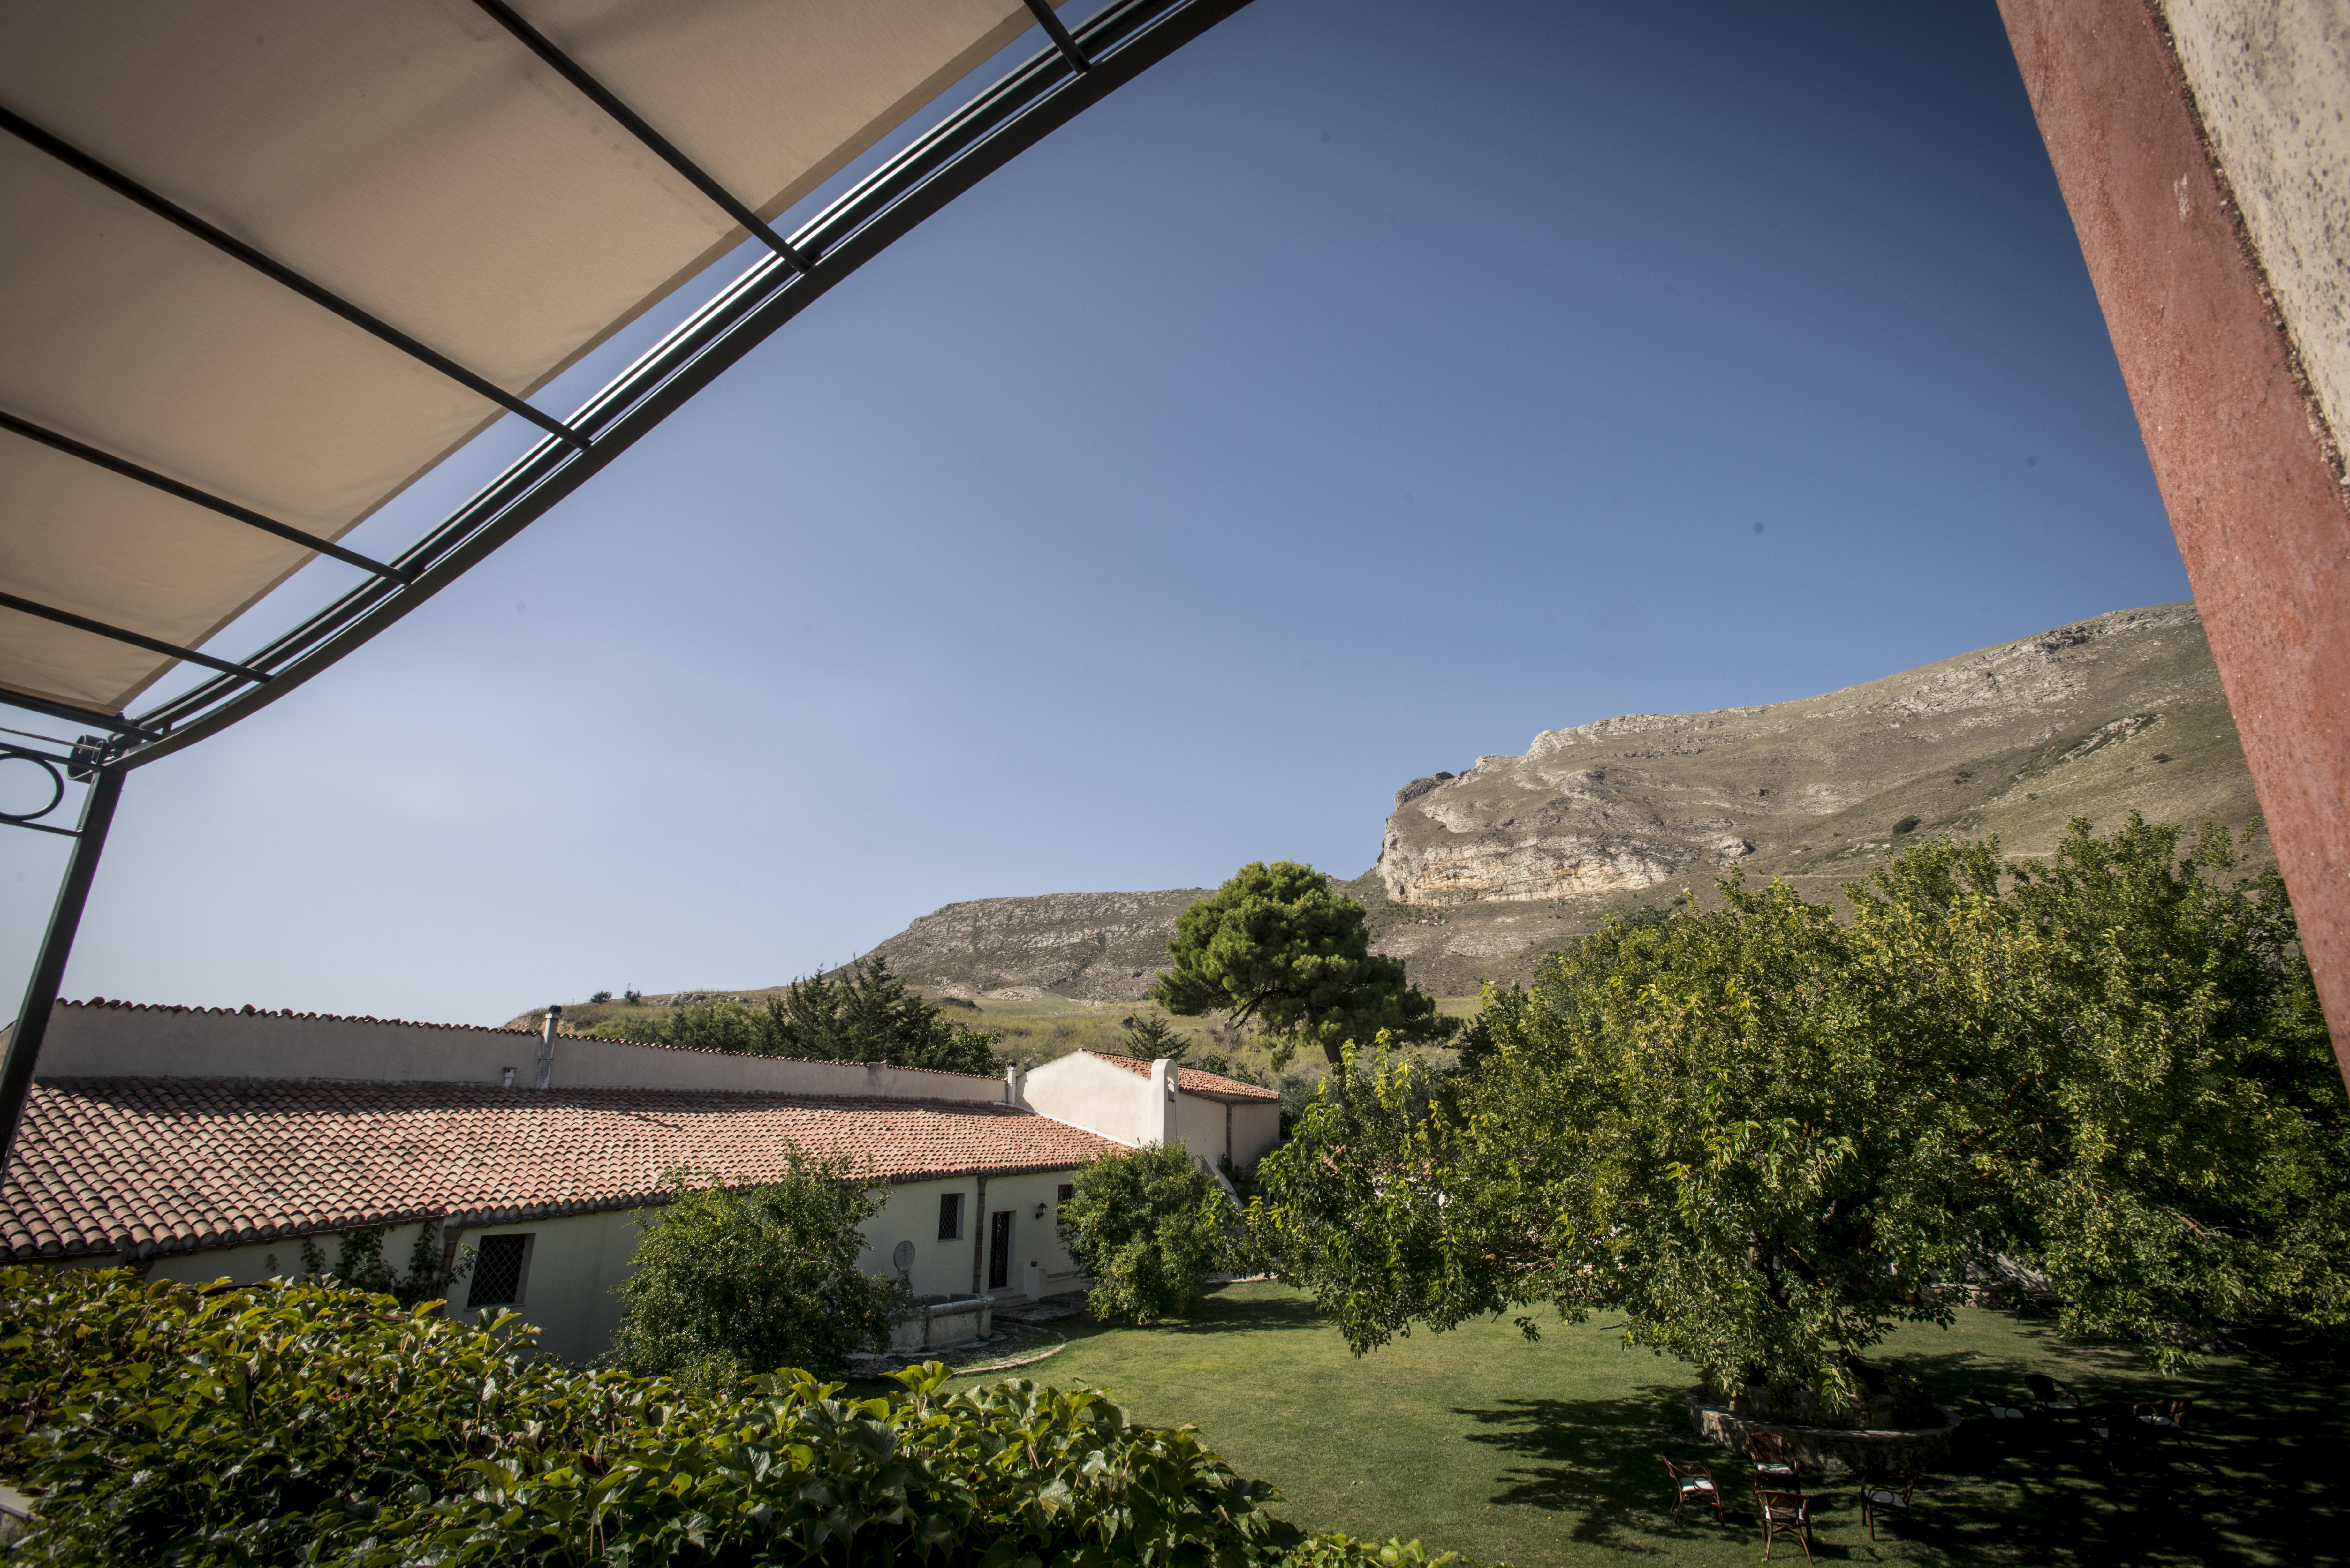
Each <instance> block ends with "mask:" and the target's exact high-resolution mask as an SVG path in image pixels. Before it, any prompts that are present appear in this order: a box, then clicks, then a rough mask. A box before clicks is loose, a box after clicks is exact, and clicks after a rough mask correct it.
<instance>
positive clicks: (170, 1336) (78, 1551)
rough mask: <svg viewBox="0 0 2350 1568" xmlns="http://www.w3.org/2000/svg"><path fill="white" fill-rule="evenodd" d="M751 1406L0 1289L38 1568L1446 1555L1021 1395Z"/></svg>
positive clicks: (303, 1302) (553, 1367)
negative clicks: (1283, 1513) (1319, 1519)
mask: <svg viewBox="0 0 2350 1568" xmlns="http://www.w3.org/2000/svg"><path fill="white" fill-rule="evenodd" d="M948 1377H949V1374H948V1372H947V1370H946V1368H944V1367H943V1366H939V1365H938V1364H936V1363H932V1364H931V1365H929V1366H923V1367H919V1368H915V1369H912V1370H910V1371H908V1372H904V1373H900V1374H899V1375H898V1376H897V1381H898V1383H899V1388H898V1389H897V1390H895V1391H892V1392H890V1393H889V1394H887V1395H885V1396H883V1397H876V1398H864V1399H858V1398H848V1397H843V1387H842V1386H841V1385H839V1384H837V1383H819V1382H817V1381H816V1380H815V1379H814V1378H812V1377H810V1376H807V1375H806V1374H805V1373H799V1372H792V1371H785V1372H779V1373H776V1374H775V1375H774V1376H770V1377H764V1378H761V1379H758V1380H757V1386H756V1389H755V1391H754V1392H753V1393H750V1394H747V1395H743V1396H740V1397H733V1396H726V1395H706V1394H691V1393H688V1392H686V1391H684V1390H682V1389H681V1388H679V1387H678V1386H676V1385H674V1384H671V1383H670V1382H668V1381H666V1380H663V1379H660V1378H643V1377H636V1376H629V1375H626V1374H622V1373H618V1372H613V1371H610V1370H605V1369H598V1370H588V1371H583V1370H579V1369H577V1368H574V1367H571V1366H565V1365H563V1364H562V1363H559V1362H556V1361H555V1360H553V1359H551V1358H546V1357H542V1356H539V1355H536V1354H535V1353H534V1352H533V1350H532V1347H531V1344H530V1331H529V1330H528V1329H527V1328H526V1327H525V1326H524V1325H522V1324H519V1323H518V1322H516V1321H515V1320H514V1319H513V1318H512V1317H511V1316H510V1315H509V1316H504V1317H501V1318H500V1319H499V1320H497V1321H496V1322H495V1323H494V1324H489V1325H487V1326H478V1325H475V1324H468V1323H464V1322H461V1321H456V1320H452V1319H448V1318H443V1317H440V1316H438V1315H436V1314H435V1309H434V1304H433V1303H428V1304H426V1305H424V1306H421V1307H415V1308H408V1307H402V1306H401V1305H400V1303H397V1302H395V1301H394V1300H392V1299H391V1298H390V1297H389V1296H382V1295H372V1294H369V1293H363V1292H359V1291H352V1290H346V1289H342V1288H339V1287H337V1286H334V1285H331V1284H319V1283H315V1282H268V1283H265V1284H261V1285H255V1286H250V1287H235V1288H232V1287H228V1286H225V1285H215V1286H211V1287H199V1286H192V1285H183V1284H177V1283H169V1282H158V1283H154V1284H144V1283H141V1282H140V1281H139V1280H138V1279H137V1278H136V1277H135V1276H133V1275H132V1274H130V1273H129V1272H120V1271H114V1272H68V1271H56V1270H47V1269H36V1268H16V1269H9V1270H6V1271H0V1475H5V1478H6V1479H8V1480H11V1481H13V1482H14V1483H15V1484H16V1485H17V1486H18V1487H20V1488H23V1489H24V1490H27V1491H29V1492H31V1493H32V1494H33V1495H34V1496H35V1499H36V1514H37V1520H36V1523H35V1524H34V1526H33V1527H32V1528H31V1530H30V1531H29V1532H27V1533H26V1535H25V1536H23V1537H21V1538H20V1539H19V1540H18V1541H17V1542H15V1543H14V1551H13V1555H15V1556H16V1558H17V1559H19V1560H22V1561H28V1562H36V1563H71V1564H118V1563H142V1564H145V1563H187V1564H223V1565H226V1564H248V1563H318V1564H336V1565H338V1568H389V1565H391V1564H410V1563H433V1564H459V1563H500V1564H507V1563H530V1564H587V1563H610V1564H628V1565H630V1568H653V1565H657V1564H672V1563H674V1564H687V1563H695V1564H699V1563H712V1564H716V1563H726V1564H735V1563H742V1564H753V1563H842V1564H848V1563H909V1564H912V1563H921V1564H938V1565H941V1568H943V1565H950V1564H956V1565H959V1564H973V1565H977V1568H1024V1565H1026V1564H1035V1565H1037V1568H1045V1565H1055V1568H1058V1565H1066V1568H1091V1565H1095V1564H1102V1565H1107V1564H1110V1563H1138V1564H1169V1565H1177V1564H1181V1565H1189V1564H1201V1565H1208V1564H1213V1565H1217V1568H1223V1565H1240V1564H1250V1563H1267V1564H1274V1563H1284V1562H1286V1563H1292V1564H1296V1565H1300V1568H1302V1565H1305V1564H1312V1565H1313V1568H1352V1565H1354V1564H1357V1563H1361V1564H1371V1563H1417V1562H1422V1561H1428V1562H1433V1561H1439V1559H1432V1558H1427V1557H1424V1556H1423V1555H1422V1554H1421V1553H1420V1552H1419V1549H1418V1547H1417V1545H1416V1544H1414V1545H1412V1546H1397V1545H1395V1544H1393V1543H1390V1544H1388V1545H1387V1546H1376V1545H1367V1544H1365V1543H1361V1542H1352V1541H1348V1540H1347V1539H1346V1538H1344V1537H1337V1536H1328V1537H1320V1538H1316V1539H1315V1540H1313V1541H1306V1540H1304V1539H1302V1538H1301V1537H1300V1534H1299V1532H1297V1531H1296V1530H1295V1529H1294V1528H1293V1527H1291V1526H1288V1525H1286V1524H1284V1523H1282V1522H1280V1521H1277V1520H1275V1519H1274V1517H1273V1516H1272V1515H1271V1514H1270V1513H1269V1512H1268V1511H1266V1506H1265V1505H1266V1504H1267V1503H1269V1502H1271V1501H1274V1500H1275V1498H1276V1496H1277V1494H1276V1493H1275V1492H1274V1490H1273V1489H1272V1488H1271V1487H1270V1486H1268V1485H1266V1484H1264V1483H1263V1482H1259V1481H1251V1480H1244V1479H1243V1478H1242V1477H1240V1476H1239V1475H1237V1474H1235V1473H1234V1472H1233V1470H1232V1468H1231V1467H1230V1466H1229V1465H1227V1464H1225V1463H1224V1461H1223V1460H1222V1459H1219V1458H1218V1457H1217V1456H1216V1455H1215V1454H1213V1453H1211V1452H1210V1451H1209V1450H1208V1449H1205V1448H1203V1447H1201V1443H1200V1440H1199V1438H1198V1435H1197V1434H1196V1433H1195V1432H1194V1431H1193V1430H1192V1429H1191V1428H1189V1427H1184V1428H1177V1429H1175V1430H1172V1431H1170V1430H1165V1429H1159V1428H1149V1427H1142V1426H1138V1425H1135V1424H1133V1423H1131V1422H1129V1421H1128V1419H1127V1418H1126V1417H1125V1415H1124V1414H1123V1413H1122V1412H1121V1411H1119V1410H1118V1407H1115V1406H1113V1405H1110V1404H1109V1403H1107V1401H1105V1400H1103V1399H1102V1398H1100V1397H1098V1396H1097V1395H1094V1394H1090V1393H1086V1392H1082V1391H1080V1392H1075V1393H1066V1394H1065V1393H1061V1392H1058V1391H1056V1390H1054V1389H1050V1388H1045V1387H1041V1386H1037V1385H1035V1384H1033V1383H1029V1382H1025V1381H1022V1382H1014V1383H1006V1384H1001V1385H997V1386H992V1387H986V1388H979V1389H971V1390H962V1391H956V1392H951V1393H950V1392H947V1391H946V1389H945V1385H946V1383H947V1381H948Z"/></svg>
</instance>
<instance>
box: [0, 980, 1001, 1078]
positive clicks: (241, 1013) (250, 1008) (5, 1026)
mask: <svg viewBox="0 0 2350 1568" xmlns="http://www.w3.org/2000/svg"><path fill="white" fill-rule="evenodd" d="M57 1005H58V1006H59V1007H102V1008H107V1009H109V1010H112V1011H116V1012H208V1013H213V1014H214V1015H217V1016H220V1017H245V1018H302V1019H316V1020H317V1021H319V1022H321V1023H382V1024H388V1025H390V1026H392V1027H395V1028H400V1029H452V1030H458V1031H461V1032H463V1033H472V1034H519V1035H521V1036H522V1037H523V1038H524V1039H525V1040H536V1039H538V1038H539V1037H540V1036H539V1032H538V1031H537V1030H536V1029H517V1028H512V1027H509V1026H508V1025H506V1024H504V1023H424V1022H422V1021H421V1020H419V1019H414V1018H377V1017H375V1016H373V1015H372V1014H367V1013H351V1012H295V1011H294V1010H293V1009H292V1008H290V1007H288V1008H282V1009H272V1008H263V1007H255V1006H254V1005H253V1003H251V1002H246V1003H245V1004H244V1006H243V1007H186V1006H182V1004H180V1003H178V1002H110V1001H109V1000H108V999H107V998H105V997H103V996H93V997H91V998H90V999H89V1000H88V1002H68V1001H66V1000H65V999H63V998H62V997H61V998H59V999H58V1001H57ZM14 1027H15V1025H14V1024H12V1023H0V1040H5V1039H6V1038H7V1036H8V1032H9V1031H10V1030H11V1029H13V1028H14ZM556 1038H557V1039H561V1040H575V1039H594V1040H608V1041H609V1042H611V1043H612V1044H615V1045H633V1046H635V1047H636V1048H637V1049H638V1050H639V1051H674V1052H677V1053H678V1054H681V1055H685V1056H732V1055H736V1054H739V1053H736V1052H732V1051H711V1050H707V1049H704V1048H703V1047H702V1046H698V1045H663V1044H660V1043H658V1042H656V1041H650V1040H623V1039H621V1038H620V1037H619V1035H617V1034H595V1035H583V1034H581V1033H579V1032H578V1031H577V1030H576V1029H574V1028H572V1027H571V1026H570V1025H569V1024H567V1023H564V1024H559V1025H558V1026H557V1027H556ZM761 1060H763V1061H768V1062H829V1061H830V1060H831V1058H828V1057H822V1056H767V1057H763V1058H761ZM850 1065H852V1066H862V1065H864V1064H863V1063H851V1064H850ZM893 1071H896V1072H899V1073H936V1074H937V1075H939V1076H940V1077H941V1078H972V1077H979V1078H993V1074H988V1073H976V1074H974V1073H950V1072H948V1071H946V1070H945V1069H944V1068H941V1067H899V1068H895V1069H893Z"/></svg>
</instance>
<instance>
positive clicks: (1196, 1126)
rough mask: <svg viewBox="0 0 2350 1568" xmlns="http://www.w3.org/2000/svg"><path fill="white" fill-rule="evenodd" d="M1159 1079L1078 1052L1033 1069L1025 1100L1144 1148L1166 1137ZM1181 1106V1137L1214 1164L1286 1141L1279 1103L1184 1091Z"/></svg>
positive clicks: (1177, 1121) (1251, 1160)
mask: <svg viewBox="0 0 2350 1568" xmlns="http://www.w3.org/2000/svg"><path fill="white" fill-rule="evenodd" d="M1152 1065H1153V1066H1154V1067H1163V1066H1164V1065H1165V1064H1164V1063H1154V1064H1152ZM1159 1082H1160V1079H1159V1075H1157V1074H1154V1075H1152V1076H1150V1077H1148V1078H1146V1077H1144V1076H1143V1075H1141V1074H1139V1073H1136V1072H1132V1071H1129V1070H1128V1069H1127V1068H1125V1067H1121V1066H1118V1064H1116V1063H1112V1062H1105V1061H1103V1060H1102V1059H1101V1058H1100V1057H1098V1056H1096V1055H1094V1054H1091V1053H1089V1052H1085V1051H1072V1052H1071V1053H1069V1054H1067V1055H1066V1056H1063V1057H1061V1058H1059V1059H1058V1060H1056V1061H1052V1062H1047V1063H1046V1064H1045V1065H1043V1066H1041V1067H1038V1068H1036V1069H1035V1070H1034V1071H1033V1072H1031V1073H1029V1074H1028V1075H1027V1076H1026V1078H1024V1080H1023V1081H1022V1086H1021V1090H1020V1103H1021V1104H1022V1105H1024V1106H1027V1107H1028V1108H1029V1109H1031V1110H1033V1111H1036V1112H1038V1113H1040V1114H1041V1115H1044V1116H1051V1117H1052V1118H1054V1119H1055V1121H1064V1122H1067V1123H1069V1124H1070V1125H1071V1126H1073V1127H1083V1128H1085V1129H1086V1130H1087V1131H1088V1132H1096V1133H1099V1134H1100V1135H1101V1136H1102V1137H1107V1138H1112V1139H1115V1140H1116V1141H1118V1142H1119V1143H1122V1144H1125V1145H1126V1146H1128V1147H1130V1148H1132V1147H1140V1146H1141V1145H1143V1144H1146V1143H1156V1142H1158V1141H1159V1139H1160V1138H1162V1137H1164V1136H1165V1127H1164V1124H1163V1122H1162V1121H1161V1119H1160V1102H1159V1096H1160V1095H1161V1094H1162V1093H1163V1090H1161V1089H1159V1088H1158V1087H1157V1086H1156V1085H1159ZM1174 1110H1175V1116H1174V1128H1173V1131H1174V1135H1175V1136H1176V1137H1179V1138H1180V1139H1182V1140H1183V1146H1184V1147H1186V1148H1188V1149H1189V1150H1191V1153H1193V1154H1195V1155H1197V1156H1199V1157H1200V1158H1202V1159H1204V1160H1206V1161H1207V1162H1208V1163H1209V1164H1211V1165H1213V1164H1214V1163H1215V1162H1216V1160H1217V1159H1218V1158H1220V1157H1229V1158H1231V1160H1232V1163H1233V1164H1234V1165H1236V1166H1249V1165H1253V1164H1255V1163H1256V1161H1257V1160H1259V1159H1260V1158H1263V1156H1264V1153H1265V1151H1266V1150H1268V1149H1270V1148H1272V1147H1273V1146H1274V1144H1276V1143H1279V1142H1280V1141H1281V1106H1280V1104H1279V1102H1277V1101H1274V1100H1261V1101H1254V1102H1252V1103H1249V1104H1246V1105H1230V1104H1227V1103H1226V1102H1225V1101H1222V1100H1211V1099H1210V1098H1208V1097H1207V1096H1204V1095H1194V1094H1187V1093H1183V1092H1180V1091H1178V1093H1177V1094H1176V1096H1175V1106H1174Z"/></svg>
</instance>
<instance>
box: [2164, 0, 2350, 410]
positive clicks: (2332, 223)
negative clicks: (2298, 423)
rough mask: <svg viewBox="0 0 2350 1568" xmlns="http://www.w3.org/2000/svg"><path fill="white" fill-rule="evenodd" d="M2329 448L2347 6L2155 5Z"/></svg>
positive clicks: (2314, 1)
mask: <svg viewBox="0 0 2350 1568" xmlns="http://www.w3.org/2000/svg"><path fill="white" fill-rule="evenodd" d="M2162 11H2163V13H2164V16H2165V19H2166V20H2167V21H2168V24H2169V26H2170V32H2171V41H2172V44H2173V46H2174V47H2176V49H2177V50H2178V63H2179V67H2180V68H2181V69H2182V70H2183V72H2184V73H2185V75H2186V78H2187V82H2188V87H2189V90H2190V91H2191V92H2192V93H2193V95H2194V99H2195V108H2196V112H2197V114H2198V115H2199V117H2200V119H2202V122H2203V130H2204V134H2205V135H2206V136H2208V137H2209V138H2210V141H2211V146H2212V150H2213V151H2214V152H2216V153H2217V154H2218V157H2219V160H2220V168H2221V169H2222V170H2223V171H2225V172H2226V174H2227V176H2228V183H2229V185H2230V188H2231V189H2232V190H2233V191H2234V192H2235V197H2236V202H2237V205H2238V207H2239V208H2240V209H2241V213H2242V215H2243V221H2244V227H2245V229H2246V231H2247V232H2248V234H2250V236H2251V242H2252V248H2253V250H2254V251H2256V252H2257V253H2258V254H2259V259H2260V263H2261V265H2262V270H2263V271H2265V272H2266V273H2267V275H2268V281H2269V286H2270V287H2271V289H2272V291H2273V292H2274V295H2275V300H2276V306H2277V309H2278V311H2279V313H2280V314H2281V315H2282V316H2283V317H2284V321H2285V326H2286V327H2287V329H2288V330H2289V331H2290V332H2291V333H2292V335H2293V344H2294V347H2295V348H2298V349H2299V350H2300V351H2301V357H2302V365H2303V373H2304V374H2305V375H2306V376H2307V377H2308V379H2309V381H2310V384H2311V388H2312V389H2313V390H2314V393H2315V394H2316V398H2317V401H2318V403H2319V405H2320V406H2321V408H2322V409H2323V410H2324V419H2325V421H2326V423H2327V424H2328V425H2329V426H2330V427H2331V429H2332V433H2333V435H2334V441H2335V443H2336V446H2337V449H2338V447H2339V445H2340V443H2341V441H2342V437H2343V433H2344V432H2345V431H2350V265H2345V259H2350V0H2260V3H2258V4H2250V5H2248V4H2246V3H2245V0H2162Z"/></svg>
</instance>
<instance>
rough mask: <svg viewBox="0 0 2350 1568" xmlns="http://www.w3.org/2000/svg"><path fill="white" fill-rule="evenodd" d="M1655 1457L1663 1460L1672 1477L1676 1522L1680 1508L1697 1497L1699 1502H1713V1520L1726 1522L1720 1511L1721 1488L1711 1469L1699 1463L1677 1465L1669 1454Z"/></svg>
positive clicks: (1667, 1472) (1679, 1515)
mask: <svg viewBox="0 0 2350 1568" xmlns="http://www.w3.org/2000/svg"><path fill="white" fill-rule="evenodd" d="M1657 1457H1658V1458H1659V1459H1663V1460H1664V1461H1665V1473H1666V1474H1667V1475H1669V1476H1671V1477H1672V1478H1673V1519H1674V1521H1676V1522H1678V1521H1679V1519H1680V1517H1681V1510H1682V1509H1684V1508H1687V1507H1688V1506H1689V1501H1690V1499H1691V1498H1695V1499H1697V1500H1698V1501H1700V1502H1710V1503H1711V1504H1713V1517H1714V1518H1715V1520H1716V1521H1721V1522H1723V1523H1727V1522H1728V1520H1727V1519H1725V1518H1724V1516H1723V1514H1722V1511H1721V1486H1720V1485H1719V1484H1718V1483H1717V1482H1716V1481H1715V1480H1714V1479H1713V1471H1712V1470H1711V1469H1710V1468H1709V1467H1707V1466H1705V1465H1700V1464H1686V1465H1677V1464H1675V1463H1673V1460H1672V1456H1671V1455H1669V1454H1659V1455H1658V1456H1657Z"/></svg>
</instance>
